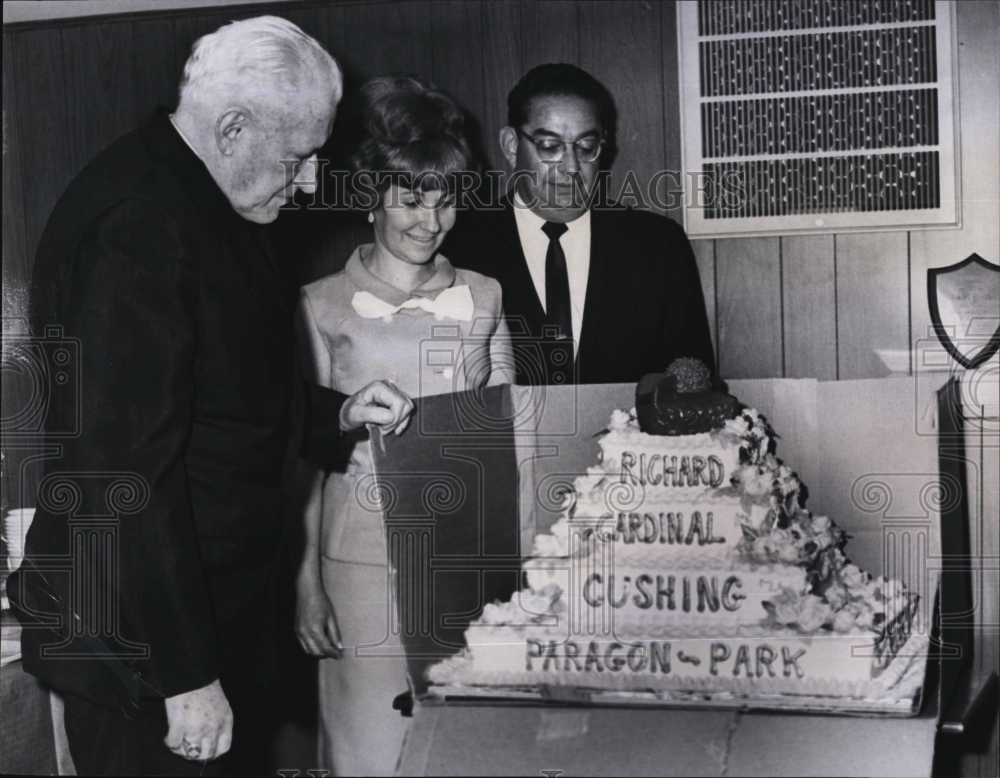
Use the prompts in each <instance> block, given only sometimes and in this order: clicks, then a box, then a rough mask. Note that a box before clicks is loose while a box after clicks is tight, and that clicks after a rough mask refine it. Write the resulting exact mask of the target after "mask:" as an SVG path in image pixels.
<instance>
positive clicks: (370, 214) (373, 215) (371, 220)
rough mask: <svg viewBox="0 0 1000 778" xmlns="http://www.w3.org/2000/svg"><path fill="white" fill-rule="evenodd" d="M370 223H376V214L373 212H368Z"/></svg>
mask: <svg viewBox="0 0 1000 778" xmlns="http://www.w3.org/2000/svg"><path fill="white" fill-rule="evenodd" d="M368 223H369V224H374V223H375V214H373V213H372V212H371V211H369V212H368Z"/></svg>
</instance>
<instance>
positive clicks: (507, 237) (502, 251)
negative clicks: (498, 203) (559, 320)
mask: <svg viewBox="0 0 1000 778" xmlns="http://www.w3.org/2000/svg"><path fill="white" fill-rule="evenodd" d="M503 205H504V210H503V219H502V229H501V231H500V235H498V236H496V237H497V257H498V258H499V262H498V268H497V272H499V273H503V274H504V276H505V278H504V279H503V287H504V289H505V290H506V291H507V295H506V298H505V299H506V300H507V301H509V302H511V303H513V305H510V306H508V305H507V304H506V303H505V305H504V309H505V312H506V313H507V319H508V321H509V320H510V318H511V316H514V317H518V316H520V317H522V318H523V319H524V322H525V324H526V325H527V328H528V333H530V334H533V335H538V334H540V333H541V330H542V325H543V324H544V323H545V308H544V307H543V306H542V303H541V301H540V300H539V299H538V291H537V290H536V289H535V282H534V281H532V280H531V271H529V270H528V261H527V259H525V257H524V249H523V248H521V236H520V233H518V231H517V219H516V218H515V217H514V208H513V206H512V205H511V204H510V202H509V201H507V200H505V201H504V204H503ZM513 334H515V335H516V334H518V333H513ZM526 334H527V333H526Z"/></svg>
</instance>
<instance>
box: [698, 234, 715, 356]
mask: <svg viewBox="0 0 1000 778" xmlns="http://www.w3.org/2000/svg"><path fill="white" fill-rule="evenodd" d="M691 248H692V249H694V258H695V261H696V262H697V263H698V275H699V276H700V277H701V293H702V294H703V295H704V296H705V312H706V314H708V328H709V329H710V330H711V331H712V348H713V349H714V350H715V361H716V365H715V366H714V367H715V368H716V369H718V361H719V338H718V335H717V332H716V326H715V316H716V301H715V241H714V240H693V241H691Z"/></svg>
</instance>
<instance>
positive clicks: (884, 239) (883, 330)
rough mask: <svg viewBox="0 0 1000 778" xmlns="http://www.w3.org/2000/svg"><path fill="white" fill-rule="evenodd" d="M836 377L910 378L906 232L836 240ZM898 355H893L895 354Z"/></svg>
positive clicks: (838, 237) (857, 235)
mask: <svg viewBox="0 0 1000 778" xmlns="http://www.w3.org/2000/svg"><path fill="white" fill-rule="evenodd" d="M836 256H837V344H838V346H837V362H838V370H837V375H838V377H839V378H841V379H851V378H879V377H882V376H887V375H890V374H891V373H892V372H894V370H893V369H890V367H888V366H887V365H886V364H885V363H884V362H883V358H882V357H880V356H879V354H878V353H877V352H878V351H884V352H886V355H887V358H889V359H894V360H896V364H895V372H901V373H903V374H904V375H905V374H907V373H908V372H909V366H908V365H909V354H908V351H909V331H910V320H909V303H910V298H909V293H910V290H909V280H910V279H909V274H908V270H907V236H906V233H905V232H869V233H850V234H844V235H838V236H837V243H836ZM893 352H895V353H893Z"/></svg>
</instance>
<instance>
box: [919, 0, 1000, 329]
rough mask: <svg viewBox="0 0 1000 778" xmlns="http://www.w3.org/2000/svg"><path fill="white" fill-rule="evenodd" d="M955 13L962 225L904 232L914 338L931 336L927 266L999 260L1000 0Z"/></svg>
mask: <svg viewBox="0 0 1000 778" xmlns="http://www.w3.org/2000/svg"><path fill="white" fill-rule="evenodd" d="M956 15H957V22H958V40H959V46H958V47H957V48H958V73H959V81H958V88H957V90H956V91H957V92H958V93H959V95H958V100H959V121H960V126H959V135H958V136H957V143H958V146H959V147H960V148H961V152H962V168H961V180H962V190H961V197H962V203H961V210H962V228H961V229H959V230H953V229H952V230H948V229H944V230H915V231H913V232H911V233H910V257H911V262H910V274H911V275H910V291H911V304H912V311H913V339H914V340H915V341H917V340H925V339H927V338H932V339H933V338H934V337H935V336H934V335H933V333H931V332H929V328H930V324H931V319H930V309H929V307H928V300H927V270H928V269H930V268H934V267H945V266H948V265H953V264H955V263H956V262H960V261H961V260H963V259H965V258H966V257H967V256H969V255H970V254H972V253H973V252H975V253H977V254H979V256H981V257H982V258H983V259H985V260H987V261H989V262H993V263H997V264H1000V56H997V52H998V51H1000V3H995V2H994V3H976V2H960V3H958V4H957V8H956Z"/></svg>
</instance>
